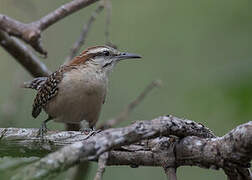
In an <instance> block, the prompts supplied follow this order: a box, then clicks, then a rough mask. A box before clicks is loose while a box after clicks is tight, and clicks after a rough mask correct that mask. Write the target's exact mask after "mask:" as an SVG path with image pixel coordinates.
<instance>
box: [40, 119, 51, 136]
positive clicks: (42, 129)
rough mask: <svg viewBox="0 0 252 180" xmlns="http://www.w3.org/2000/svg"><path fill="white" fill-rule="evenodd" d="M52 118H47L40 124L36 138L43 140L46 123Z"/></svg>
mask: <svg viewBox="0 0 252 180" xmlns="http://www.w3.org/2000/svg"><path fill="white" fill-rule="evenodd" d="M51 119H52V118H51V117H50V116H49V117H48V118H47V119H46V120H45V121H43V122H42V125H41V127H40V128H39V131H38V136H39V137H41V138H42V139H43V138H44V134H45V133H46V132H47V126H46V123H47V122H48V121H50V120H51Z"/></svg>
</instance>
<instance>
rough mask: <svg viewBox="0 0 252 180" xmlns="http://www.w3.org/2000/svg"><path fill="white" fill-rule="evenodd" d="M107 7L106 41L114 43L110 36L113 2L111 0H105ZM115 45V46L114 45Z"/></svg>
mask: <svg viewBox="0 0 252 180" xmlns="http://www.w3.org/2000/svg"><path fill="white" fill-rule="evenodd" d="M104 4H105V8H106V24H105V42H106V44H107V45H112V43H111V41H110V37H109V35H110V34H109V27H110V22H111V15H112V3H111V1H110V0H104ZM112 47H113V46H112Z"/></svg>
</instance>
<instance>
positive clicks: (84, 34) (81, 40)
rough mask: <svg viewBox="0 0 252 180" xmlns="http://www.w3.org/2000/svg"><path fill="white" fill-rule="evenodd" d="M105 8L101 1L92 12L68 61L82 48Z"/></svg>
mask: <svg viewBox="0 0 252 180" xmlns="http://www.w3.org/2000/svg"><path fill="white" fill-rule="evenodd" d="M103 9H104V3H103V2H101V3H99V5H98V6H97V8H96V9H95V10H94V11H93V12H92V14H91V16H90V17H89V19H88V22H87V23H86V24H84V25H83V28H82V32H81V34H80V37H79V39H77V40H76V42H75V43H74V45H73V47H72V48H71V50H70V55H69V56H68V57H67V58H66V62H67V61H69V60H71V59H72V58H73V57H74V56H76V55H77V53H78V51H79V50H80V48H81V46H83V44H84V43H85V40H86V38H87V34H88V32H89V30H90V28H91V26H92V24H93V22H94V21H95V19H96V17H97V15H98V14H100V12H101V11H102V10H103Z"/></svg>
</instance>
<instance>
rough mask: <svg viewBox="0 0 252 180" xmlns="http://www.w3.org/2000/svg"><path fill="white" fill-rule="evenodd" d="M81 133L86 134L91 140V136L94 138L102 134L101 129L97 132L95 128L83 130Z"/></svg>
mask: <svg viewBox="0 0 252 180" xmlns="http://www.w3.org/2000/svg"><path fill="white" fill-rule="evenodd" d="M81 132H82V133H84V134H85V135H86V136H87V137H86V138H89V137H90V136H94V135H95V134H97V133H99V132H101V130H100V129H98V130H96V129H95V128H94V127H92V128H83V129H81Z"/></svg>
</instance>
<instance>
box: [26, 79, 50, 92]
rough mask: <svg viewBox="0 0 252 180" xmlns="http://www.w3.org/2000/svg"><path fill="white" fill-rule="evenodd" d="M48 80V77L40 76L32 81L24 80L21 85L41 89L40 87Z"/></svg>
mask: <svg viewBox="0 0 252 180" xmlns="http://www.w3.org/2000/svg"><path fill="white" fill-rule="evenodd" d="M46 80H47V77H38V78H35V79H33V80H31V81H28V82H24V83H23V84H22V85H21V87H22V88H30V89H35V90H39V89H40V87H41V86H42V85H43V84H44V83H45V82H46Z"/></svg>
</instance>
